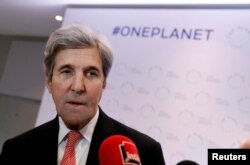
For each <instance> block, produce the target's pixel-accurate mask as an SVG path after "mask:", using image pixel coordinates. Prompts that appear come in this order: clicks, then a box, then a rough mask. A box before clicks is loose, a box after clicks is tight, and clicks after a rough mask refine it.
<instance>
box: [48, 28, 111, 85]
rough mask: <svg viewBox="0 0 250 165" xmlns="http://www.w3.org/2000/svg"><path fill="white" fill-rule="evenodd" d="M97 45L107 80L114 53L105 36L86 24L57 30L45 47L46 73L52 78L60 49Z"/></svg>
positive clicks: (49, 79)
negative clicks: (94, 31) (96, 32)
mask: <svg viewBox="0 0 250 165" xmlns="http://www.w3.org/2000/svg"><path fill="white" fill-rule="evenodd" d="M92 47H96V48H97V50H98V52H99V55H100V57H101V60H102V70H103V74H104V78H105V81H106V79H107V76H108V74H109V71H110V69H111V66H112V62H113V53H112V51H111V48H110V46H109V43H108V42H107V41H106V40H105V38H104V37H102V36H100V35H97V34H95V33H93V31H91V29H90V28H88V27H87V26H84V25H69V26H65V27H62V28H59V29H57V30H55V31H54V32H53V33H52V34H51V35H50V37H49V39H48V41H47V44H46V47H45V52H44V55H45V58H44V66H45V74H46V76H47V77H48V81H51V80H52V76H53V69H54V66H55V57H56V55H57V53H58V52H59V51H60V50H65V49H78V48H92Z"/></svg>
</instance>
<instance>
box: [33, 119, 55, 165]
mask: <svg viewBox="0 0 250 165" xmlns="http://www.w3.org/2000/svg"><path fill="white" fill-rule="evenodd" d="M39 129H40V130H41V131H40V132H41V133H40V134H38V135H37V136H39V139H41V140H40V142H39V148H40V151H41V153H40V154H36V155H41V159H40V160H41V162H47V163H48V162H49V164H54V165H56V164H57V150H58V132H59V123H58V117H56V118H55V119H53V120H51V121H50V122H48V123H47V124H46V125H44V126H42V127H40V128H39ZM38 132H39V131H38ZM34 147H35V146H34ZM36 147H37V146H36ZM34 151H35V150H34Z"/></svg>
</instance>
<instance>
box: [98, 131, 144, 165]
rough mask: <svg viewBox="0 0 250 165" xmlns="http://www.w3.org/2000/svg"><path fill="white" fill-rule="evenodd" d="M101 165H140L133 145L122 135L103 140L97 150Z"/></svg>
mask: <svg viewBox="0 0 250 165" xmlns="http://www.w3.org/2000/svg"><path fill="white" fill-rule="evenodd" d="M99 160H100V164H101V165H141V161H140V157H139V154H138V150H137V148H136V145H135V143H134V142H133V141H132V140H131V139H130V138H128V137H126V136H123V135H113V136H110V137H108V138H107V139H105V140H104V141H103V142H102V144H101V146H100V149H99Z"/></svg>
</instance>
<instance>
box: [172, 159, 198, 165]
mask: <svg viewBox="0 0 250 165" xmlns="http://www.w3.org/2000/svg"><path fill="white" fill-rule="evenodd" d="M176 165H199V164H198V163H196V162H194V161H191V160H182V161H180V162H179V163H177V164H176Z"/></svg>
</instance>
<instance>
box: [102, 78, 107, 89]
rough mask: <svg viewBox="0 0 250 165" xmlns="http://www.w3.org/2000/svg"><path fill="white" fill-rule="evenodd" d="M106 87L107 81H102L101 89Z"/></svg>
mask: <svg viewBox="0 0 250 165" xmlns="http://www.w3.org/2000/svg"><path fill="white" fill-rule="evenodd" d="M106 85H107V81H106V80H104V81H103V87H102V89H106Z"/></svg>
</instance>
